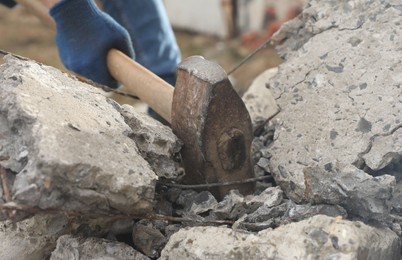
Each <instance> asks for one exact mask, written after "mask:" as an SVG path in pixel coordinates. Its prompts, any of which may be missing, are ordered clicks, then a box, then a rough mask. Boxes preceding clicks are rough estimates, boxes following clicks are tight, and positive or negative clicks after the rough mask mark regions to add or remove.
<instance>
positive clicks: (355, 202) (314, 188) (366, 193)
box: [304, 166, 395, 222]
mask: <svg viewBox="0 0 402 260" xmlns="http://www.w3.org/2000/svg"><path fill="white" fill-rule="evenodd" d="M304 179H305V184H306V189H305V196H306V198H307V199H308V201H310V202H312V203H315V204H324V203H325V204H332V205H340V206H342V207H344V208H345V209H346V210H347V211H348V213H349V214H350V215H352V216H358V217H360V218H363V219H366V220H374V221H380V222H389V221H390V220H391V219H390V216H389V214H390V211H391V199H392V197H393V194H392V193H393V190H394V187H395V178H394V177H393V176H389V175H383V176H378V177H372V176H370V175H368V174H367V173H365V172H363V171H362V170H359V169H356V168H355V167H353V166H349V167H342V171H341V170H338V169H337V168H334V169H333V170H332V171H325V170H324V169H322V168H320V167H311V168H308V167H306V168H305V169H304Z"/></svg>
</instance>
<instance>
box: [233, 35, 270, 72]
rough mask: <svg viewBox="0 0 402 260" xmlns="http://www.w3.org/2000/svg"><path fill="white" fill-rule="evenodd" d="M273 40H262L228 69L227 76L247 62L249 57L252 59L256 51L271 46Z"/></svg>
mask: <svg viewBox="0 0 402 260" xmlns="http://www.w3.org/2000/svg"><path fill="white" fill-rule="evenodd" d="M273 45H274V42H273V40H272V39H271V38H269V39H268V40H266V41H265V42H263V43H262V44H261V45H260V46H259V47H258V48H257V49H255V50H254V51H253V52H251V53H250V54H249V55H247V57H245V58H244V59H243V60H241V61H240V62H239V63H238V64H237V65H236V66H234V67H233V68H232V69H230V70H229V71H228V72H227V74H228V76H229V75H230V74H232V73H233V72H235V71H236V70H237V69H238V68H240V67H241V66H243V64H244V63H246V62H248V61H249V60H250V59H252V58H253V57H254V56H255V55H256V54H257V53H259V52H260V51H262V50H264V49H266V48H267V47H268V46H273Z"/></svg>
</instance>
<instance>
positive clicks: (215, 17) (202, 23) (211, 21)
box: [164, 0, 229, 38]
mask: <svg viewBox="0 0 402 260" xmlns="http://www.w3.org/2000/svg"><path fill="white" fill-rule="evenodd" d="M221 1H222V0H164V3H165V7H166V11H167V13H168V16H169V19H170V22H171V23H172V25H173V27H175V28H178V29H186V30H190V31H194V32H199V33H206V34H211V35H216V36H218V37H221V38H225V37H227V36H229V30H228V26H227V25H226V22H225V16H224V12H223V9H222V3H221Z"/></svg>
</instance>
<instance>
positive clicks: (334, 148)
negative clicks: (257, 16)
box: [269, 0, 402, 217]
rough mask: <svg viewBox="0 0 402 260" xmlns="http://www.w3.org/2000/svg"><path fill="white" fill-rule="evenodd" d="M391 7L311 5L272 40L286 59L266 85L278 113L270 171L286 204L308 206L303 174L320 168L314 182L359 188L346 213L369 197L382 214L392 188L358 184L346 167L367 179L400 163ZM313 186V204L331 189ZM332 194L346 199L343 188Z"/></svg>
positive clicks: (400, 103) (400, 79)
mask: <svg viewBox="0 0 402 260" xmlns="http://www.w3.org/2000/svg"><path fill="white" fill-rule="evenodd" d="M397 4H398V1H391V0H386V1H316V0H312V1H310V3H309V4H308V8H307V9H306V10H304V11H303V13H302V15H301V16H299V18H298V19H296V20H294V21H292V22H290V23H289V24H288V25H287V26H285V27H284V28H283V31H281V32H279V33H278V34H277V35H276V37H277V39H280V37H285V36H286V37H287V38H288V40H287V41H286V42H285V44H284V45H283V46H282V48H281V49H280V50H281V52H282V54H284V53H285V52H287V54H286V55H283V56H284V57H285V58H286V59H287V61H286V62H285V63H284V64H282V65H281V66H280V67H279V71H278V74H277V75H276V76H275V77H274V78H273V79H272V80H271V81H270V82H269V84H270V86H271V87H272V90H273V94H274V97H275V98H276V99H277V102H278V105H279V106H280V107H281V108H282V111H281V113H280V114H279V115H278V116H277V118H276V122H275V123H276V131H275V140H274V143H273V145H272V147H271V149H270V151H271V154H272V158H271V160H270V163H271V169H272V174H273V175H274V178H275V180H276V182H277V183H278V184H279V185H280V186H281V187H282V188H283V189H284V191H285V193H286V194H287V195H288V196H289V197H290V198H291V199H292V200H294V201H296V202H312V196H310V195H309V194H308V192H307V191H306V186H305V185H306V179H305V174H304V172H305V171H306V170H308V169H311V168H315V167H319V169H321V170H317V169H318V168H315V169H316V170H315V172H314V174H315V175H321V174H322V175H325V174H326V172H332V173H333V174H335V175H336V174H338V173H350V174H351V176H349V177H348V178H350V180H349V181H350V182H353V178H355V181H356V183H360V186H359V187H358V188H357V187H356V188H355V192H354V194H355V195H356V196H355V197H350V198H349V202H350V203H351V204H350V205H349V206H351V205H358V204H359V202H357V200H359V198H364V197H365V196H375V197H376V198H377V199H378V200H377V201H376V202H373V203H374V204H376V207H374V209H373V210H376V209H379V208H383V209H384V212H382V213H387V212H388V211H389V207H388V208H387V206H386V205H385V203H386V198H389V197H390V194H389V193H390V190H389V189H390V188H392V187H389V186H388V184H390V185H391V186H392V185H393V184H392V180H389V179H387V180H386V181H383V182H381V181H380V182H379V183H378V185H377V184H376V185H374V184H373V183H375V182H377V181H378V180H376V179H374V178H372V177H371V176H369V175H367V176H365V177H364V178H365V179H366V180H367V181H365V182H361V181H360V180H361V174H360V173H358V170H357V169H356V168H355V169H351V167H352V168H353V167H357V168H359V169H362V170H364V171H366V172H367V173H370V174H372V173H375V172H376V171H377V170H380V169H383V168H384V167H386V166H388V165H390V164H392V163H395V162H396V161H399V160H400V155H399V154H401V149H400V147H401V145H402V142H401V138H399V135H400V134H399V132H400V131H399V130H398V129H399V128H400V124H401V120H400V114H401V110H402V98H401V91H400V87H401V85H402V74H401V71H402V63H401V59H402V52H401V44H400V43H401V42H402V39H401V35H402V27H401V15H402V9H401V5H400V2H399V5H397ZM292 31H293V33H292ZM301 32H304V33H305V35H304V36H303V37H304V38H303V39H304V40H301V39H300V37H299V36H301V35H300V34H299V33H301ZM300 42H301V44H300ZM391 143H392V145H386V144H391ZM335 165H337V166H338V167H337V170H336V171H335V170H334V168H335ZM357 173H358V174H357ZM385 173H386V172H385ZM382 174H384V172H383V173H382ZM370 179H371V180H370ZM371 184H373V185H371ZM315 185H321V187H320V188H319V189H320V190H321V192H322V193H317V194H314V197H315V198H317V197H318V196H325V194H326V193H325V191H326V190H331V189H334V188H335V187H336V185H333V183H332V184H331V182H330V181H327V182H320V183H319V184H317V183H315ZM370 185H371V186H370ZM336 189H337V190H338V191H337V193H338V194H340V193H342V192H345V191H343V187H342V182H340V183H339V185H337V187H336ZM347 189H348V188H347ZM346 193H348V192H346ZM349 194H350V193H349ZM346 196H349V195H346ZM391 196H392V195H391ZM380 201H382V202H381V203H383V205H382V206H381V205H379V203H380ZM343 206H344V207H346V208H350V207H348V206H347V205H343ZM366 209H370V207H369V206H367V207H366ZM356 211H358V210H356ZM365 216H367V214H363V217H365Z"/></svg>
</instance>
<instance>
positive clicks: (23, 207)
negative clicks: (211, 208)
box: [0, 202, 234, 225]
mask: <svg viewBox="0 0 402 260" xmlns="http://www.w3.org/2000/svg"><path fill="white" fill-rule="evenodd" d="M3 210H4V211H7V210H13V211H21V212H25V213H30V214H33V215H34V214H38V213H45V214H63V215H66V216H69V217H88V218H100V217H101V218H110V219H111V220H114V221H117V220H124V219H148V220H164V221H169V222H193V223H199V224H217V225H233V224H234V221H231V220H206V219H203V220H200V219H192V218H183V217H175V216H168V215H161V214H153V213H152V214H143V215H136V214H106V213H87V212H80V211H74V210H63V209H57V208H48V209H41V208H38V207H32V206H28V205H21V204H17V203H15V202H8V203H3V204H0V211H3Z"/></svg>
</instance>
